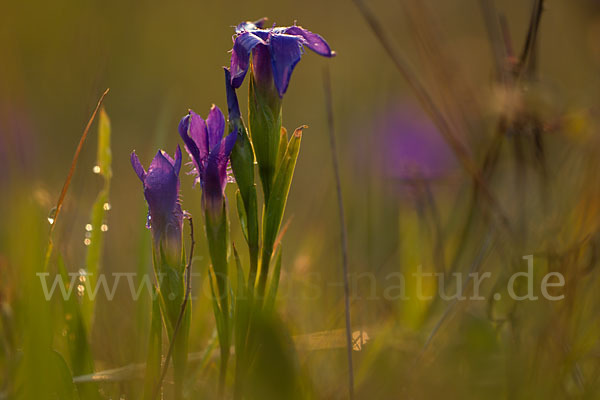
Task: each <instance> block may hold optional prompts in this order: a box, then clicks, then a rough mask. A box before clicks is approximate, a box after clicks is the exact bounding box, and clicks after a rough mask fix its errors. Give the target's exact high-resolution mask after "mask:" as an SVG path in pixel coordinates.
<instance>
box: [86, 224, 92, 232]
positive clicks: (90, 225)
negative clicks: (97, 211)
mask: <svg viewBox="0 0 600 400" xmlns="http://www.w3.org/2000/svg"><path fill="white" fill-rule="evenodd" d="M85 230H86V231H88V232H90V231H91V230H92V224H86V225H85Z"/></svg>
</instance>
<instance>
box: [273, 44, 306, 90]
mask: <svg viewBox="0 0 600 400" xmlns="http://www.w3.org/2000/svg"><path fill="white" fill-rule="evenodd" d="M302 42H303V39H302V38H301V37H299V36H293V35H273V36H271V38H270V39H269V50H270V53H271V62H272V67H273V78H274V79H275V86H276V87H277V91H278V92H279V97H283V95H284V93H285V92H286V90H287V88H288V85H289V83H290V78H291V76H292V72H293V71H294V67H295V66H296V64H298V62H299V61H300V58H301V57H302Z"/></svg>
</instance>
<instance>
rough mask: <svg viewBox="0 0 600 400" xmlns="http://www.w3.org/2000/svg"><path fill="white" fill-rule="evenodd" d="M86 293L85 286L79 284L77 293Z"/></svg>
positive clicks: (80, 294) (81, 294)
mask: <svg viewBox="0 0 600 400" xmlns="http://www.w3.org/2000/svg"><path fill="white" fill-rule="evenodd" d="M84 293H85V286H83V285H77V294H78V295H79V296H83V294H84Z"/></svg>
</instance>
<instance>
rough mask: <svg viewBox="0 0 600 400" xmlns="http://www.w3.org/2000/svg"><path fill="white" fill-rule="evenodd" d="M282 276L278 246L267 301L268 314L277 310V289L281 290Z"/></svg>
mask: <svg viewBox="0 0 600 400" xmlns="http://www.w3.org/2000/svg"><path fill="white" fill-rule="evenodd" d="M280 275H281V246H278V250H277V253H276V255H275V268H274V269H273V276H272V277H271V283H270V285H269V293H268V294H267V298H266V300H265V310H266V311H267V312H270V311H273V310H274V309H275V298H276V297H277V289H278V288H279V277H280Z"/></svg>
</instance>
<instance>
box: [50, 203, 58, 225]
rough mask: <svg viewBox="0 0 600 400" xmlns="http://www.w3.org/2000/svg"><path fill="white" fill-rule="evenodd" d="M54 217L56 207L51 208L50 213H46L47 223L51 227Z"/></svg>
mask: <svg viewBox="0 0 600 400" xmlns="http://www.w3.org/2000/svg"><path fill="white" fill-rule="evenodd" d="M55 217H56V207H52V209H51V210H50V212H49V213H48V223H49V224H50V225H52V224H53V223H54V218H55Z"/></svg>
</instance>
